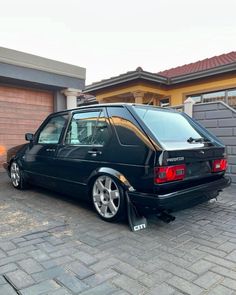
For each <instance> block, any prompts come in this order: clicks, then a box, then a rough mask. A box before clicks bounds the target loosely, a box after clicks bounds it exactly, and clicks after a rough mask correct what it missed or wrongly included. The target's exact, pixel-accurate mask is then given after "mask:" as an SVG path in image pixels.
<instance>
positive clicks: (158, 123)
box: [134, 106, 204, 150]
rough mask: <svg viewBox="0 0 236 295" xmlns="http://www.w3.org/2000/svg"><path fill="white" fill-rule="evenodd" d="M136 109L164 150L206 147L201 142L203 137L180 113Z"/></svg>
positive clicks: (145, 108) (144, 108) (154, 109)
mask: <svg viewBox="0 0 236 295" xmlns="http://www.w3.org/2000/svg"><path fill="white" fill-rule="evenodd" d="M134 109H135V111H136V113H137V115H138V116H139V117H140V118H141V119H142V121H143V122H144V123H145V124H146V126H147V127H148V128H149V129H150V130H151V132H152V133H153V135H154V136H155V138H156V139H157V140H158V142H160V144H161V145H162V146H163V148H165V149H167V150H176V149H191V148H199V147H203V146H204V144H203V142H202V141H201V140H199V139H202V135H201V134H200V133H199V132H198V131H197V130H196V129H195V128H194V127H193V126H192V125H191V124H190V123H189V121H188V120H187V119H186V118H185V117H184V116H182V115H181V114H180V113H178V112H172V111H169V110H165V109H163V110H161V109H158V108H147V107H141V106H135V107H134ZM195 139H196V140H195Z"/></svg>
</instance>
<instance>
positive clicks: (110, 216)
mask: <svg viewBox="0 0 236 295" xmlns="http://www.w3.org/2000/svg"><path fill="white" fill-rule="evenodd" d="M92 203H93V206H94V208H95V210H96V212H97V214H98V215H99V217H100V218H101V219H103V220H105V221H108V222H118V221H121V220H123V219H124V218H125V216H126V201H125V192H124V189H123V188H122V186H121V185H120V184H119V182H118V181H117V180H115V179H114V178H113V177H111V176H110V175H105V174H104V175H100V176H98V177H97V178H96V179H95V180H94V182H93V186H92Z"/></svg>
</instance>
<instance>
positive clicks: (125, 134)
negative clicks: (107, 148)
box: [108, 107, 143, 145]
mask: <svg viewBox="0 0 236 295" xmlns="http://www.w3.org/2000/svg"><path fill="white" fill-rule="evenodd" d="M108 114H109V117H110V118H111V121H112V123H113V126H114V128H115V131H116V134H117V137H118V140H119V142H120V143H121V144H122V145H140V144H141V142H142V141H143V140H142V139H143V133H142V132H141V131H140V129H139V128H138V127H137V123H136V122H135V121H134V118H133V117H132V115H131V114H130V113H129V112H128V110H126V109H125V108H123V107H110V108H108Z"/></svg>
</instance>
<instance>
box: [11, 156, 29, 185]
mask: <svg viewBox="0 0 236 295" xmlns="http://www.w3.org/2000/svg"><path fill="white" fill-rule="evenodd" d="M10 178H11V183H12V185H13V186H14V188H16V189H25V188H26V186H27V183H26V181H25V179H24V177H23V172H22V170H21V168H20V167H19V165H18V164H17V162H16V161H13V162H12V163H11V166H10Z"/></svg>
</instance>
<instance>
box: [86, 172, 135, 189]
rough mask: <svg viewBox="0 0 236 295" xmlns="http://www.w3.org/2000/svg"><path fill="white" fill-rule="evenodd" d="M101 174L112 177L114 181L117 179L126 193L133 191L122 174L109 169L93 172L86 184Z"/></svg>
mask: <svg viewBox="0 0 236 295" xmlns="http://www.w3.org/2000/svg"><path fill="white" fill-rule="evenodd" d="M103 174H106V175H110V176H112V177H114V178H115V179H117V180H118V181H119V183H120V184H121V185H122V186H123V187H124V189H126V190H128V191H135V189H134V188H133V186H132V185H131V184H130V183H129V181H128V180H127V178H126V177H125V176H124V175H123V174H122V173H120V172H119V171H117V170H115V169H112V168H109V167H101V168H98V169H96V170H95V171H93V173H92V174H91V175H90V177H89V179H88V183H91V182H92V181H93V179H95V178H96V177H98V176H99V175H103Z"/></svg>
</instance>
